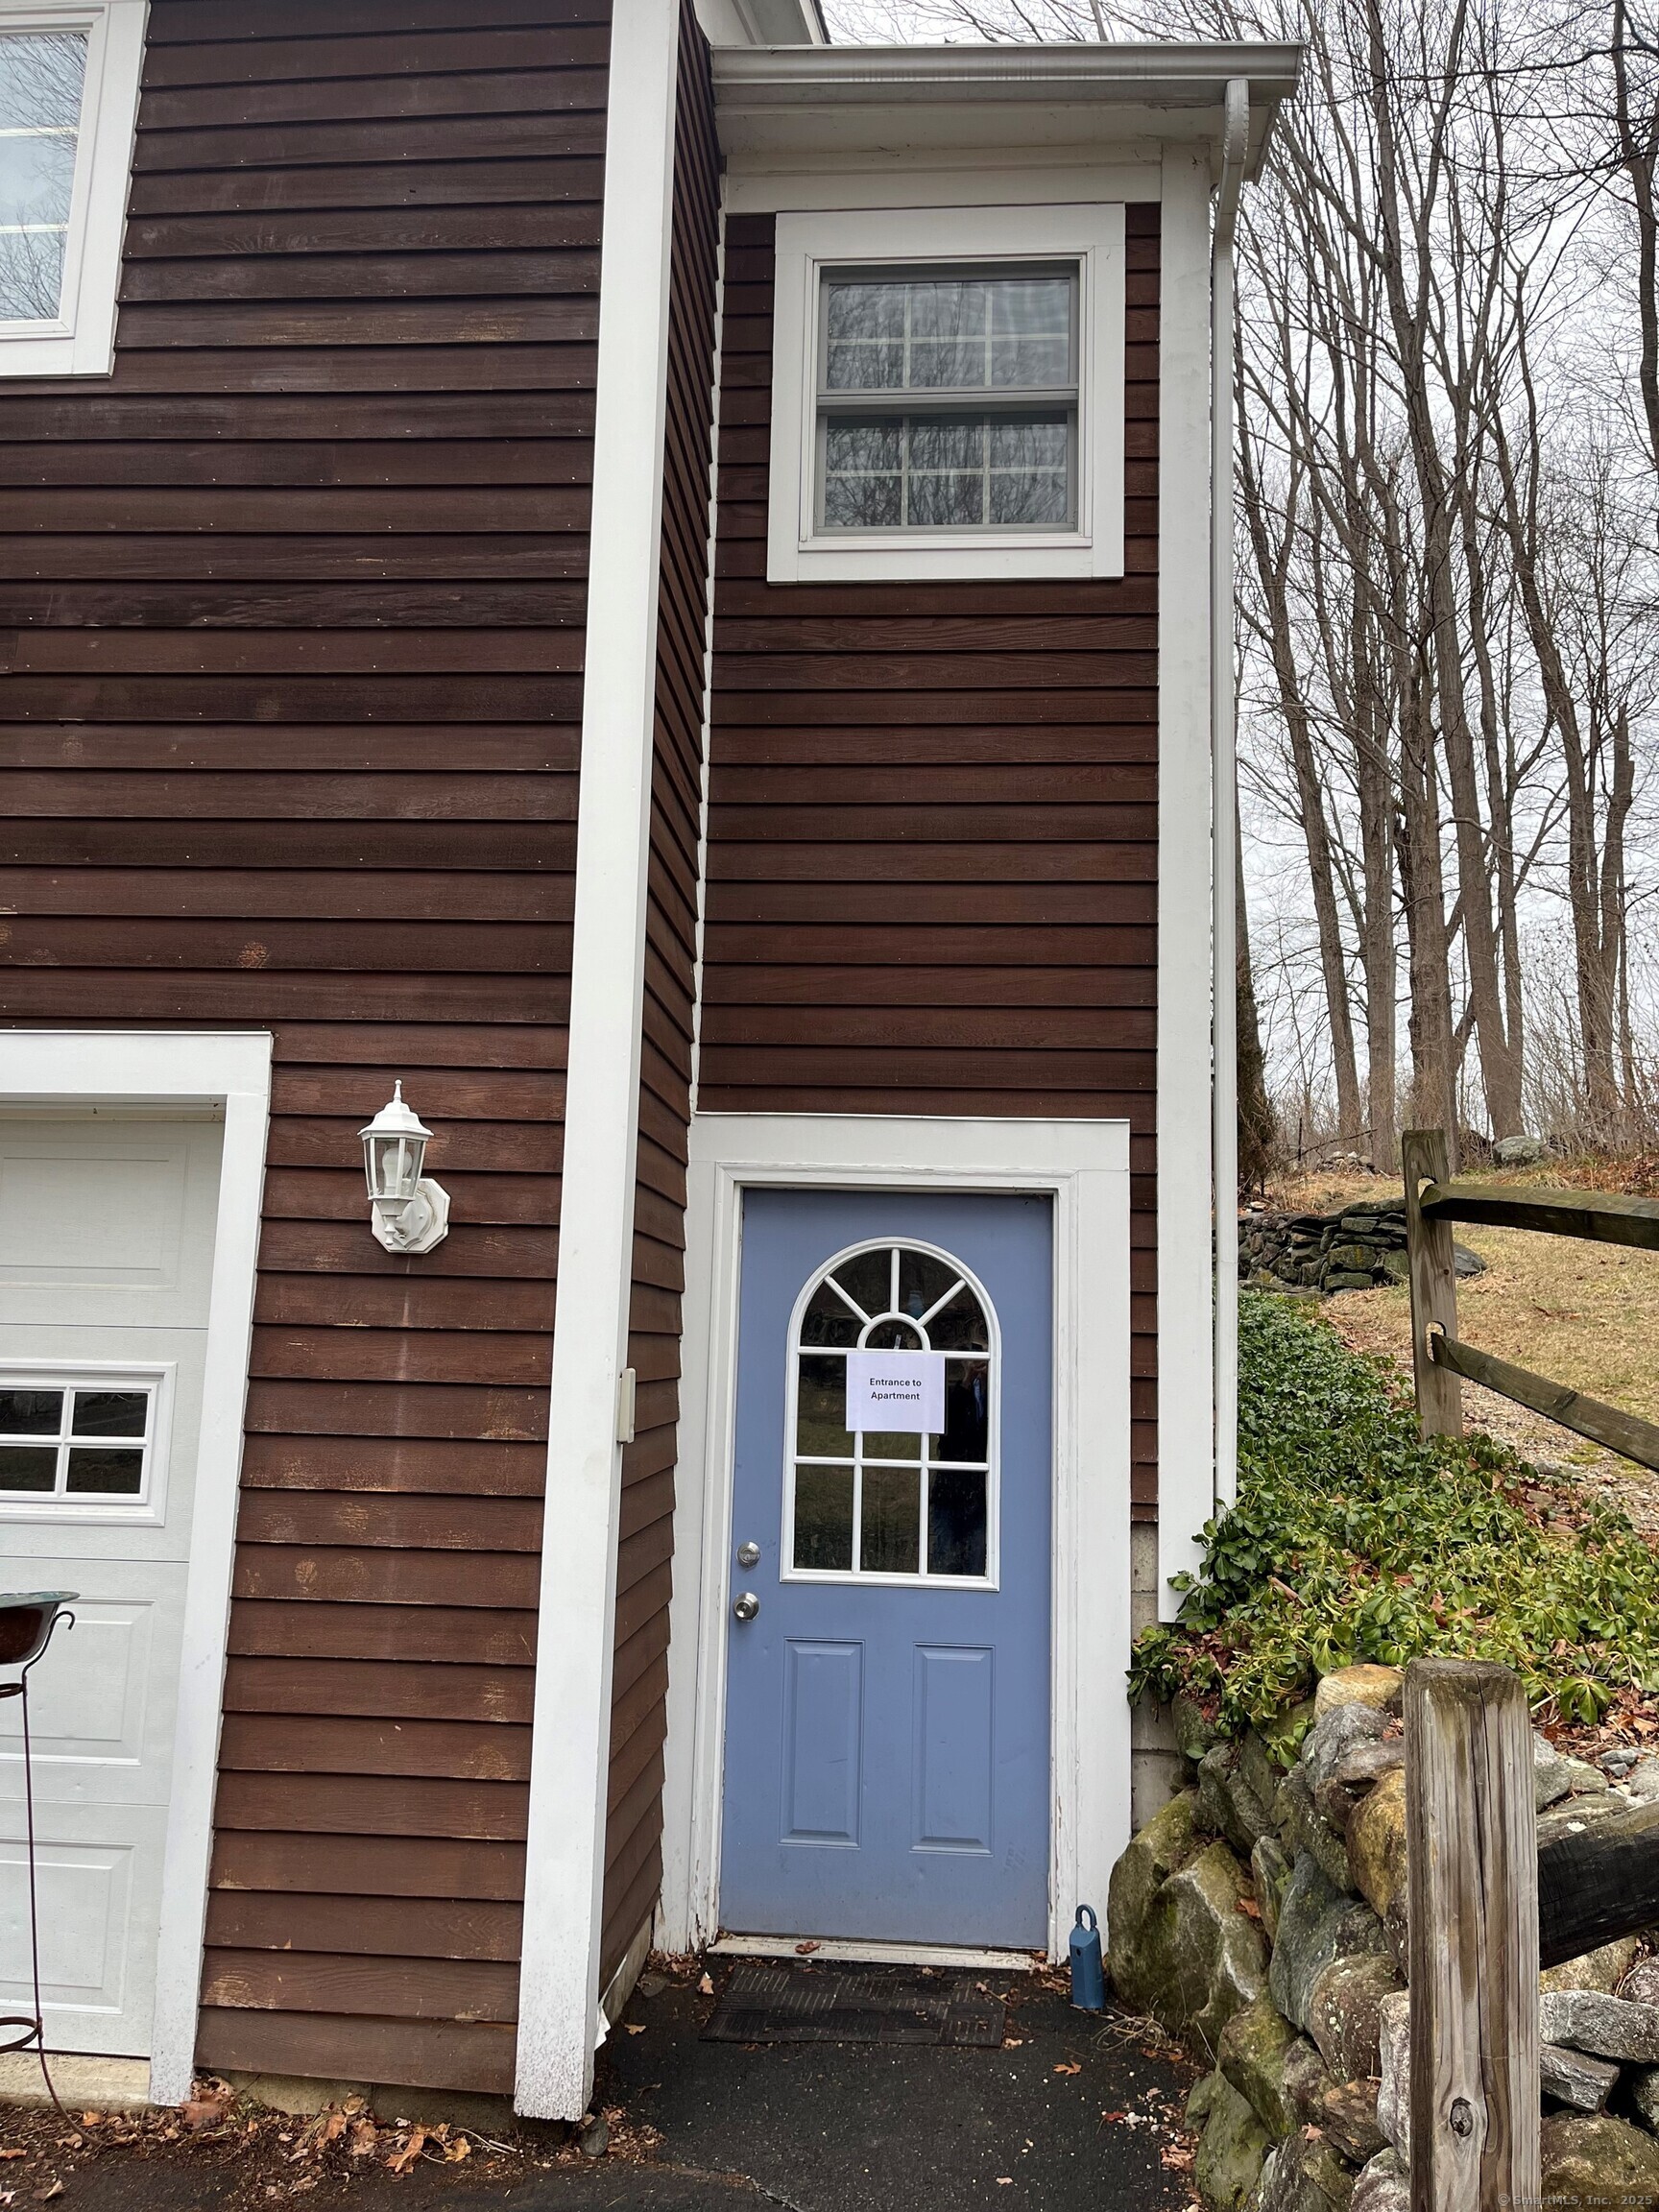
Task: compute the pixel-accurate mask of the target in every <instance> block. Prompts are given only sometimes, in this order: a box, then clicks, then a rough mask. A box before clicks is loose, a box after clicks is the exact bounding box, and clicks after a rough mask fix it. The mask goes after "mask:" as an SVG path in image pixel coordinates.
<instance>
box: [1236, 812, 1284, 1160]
mask: <svg viewBox="0 0 1659 2212" xmlns="http://www.w3.org/2000/svg"><path fill="white" fill-rule="evenodd" d="M1233 836H1234V855H1233V887H1234V888H1233V899H1234V909H1235V915H1234V927H1235V930H1236V932H1237V944H1238V1189H1239V1195H1240V1196H1242V1195H1243V1194H1244V1193H1245V1192H1246V1191H1250V1190H1261V1189H1262V1187H1263V1186H1264V1185H1265V1183H1266V1181H1267V1177H1268V1175H1269V1174H1270V1173H1271V1172H1272V1167H1273V1153H1274V1144H1275V1140H1276V1138H1277V1136H1278V1130H1277V1127H1276V1125H1275V1120H1274V1114H1273V1108H1272V1106H1271V1105H1270V1104H1269V1102H1268V1098H1267V1070H1266V1063H1265V1061H1264V1060H1263V1058H1262V1022H1261V1017H1260V1015H1259V1014H1258V1012H1257V1008H1256V976H1255V971H1254V969H1253V968H1252V966H1251V962H1250V912H1249V906H1248V903H1247V902H1246V900H1245V897H1244V832H1243V829H1242V827H1241V825H1240V823H1239V820H1238V808H1237V807H1235V808H1234V810H1233Z"/></svg>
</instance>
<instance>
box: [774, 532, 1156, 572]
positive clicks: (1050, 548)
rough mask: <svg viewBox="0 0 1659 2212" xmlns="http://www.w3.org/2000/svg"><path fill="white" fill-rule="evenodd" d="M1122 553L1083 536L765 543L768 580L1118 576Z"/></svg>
mask: <svg viewBox="0 0 1659 2212" xmlns="http://www.w3.org/2000/svg"><path fill="white" fill-rule="evenodd" d="M1122 573H1123V563H1122V559H1121V556H1118V558H1116V559H1112V558H1109V557H1108V555H1107V552H1106V549H1105V548H1104V547H1102V546H1097V545H1094V544H1093V543H1092V542H1091V541H1089V540H1088V539H1087V538H1078V537H1073V536H1066V537H1055V538H1032V537H1028V536H1026V537H1020V538H1001V539H998V538H967V539H964V538H956V539H926V540H923V539H917V538H901V537H892V538H878V537H875V536H872V537H871V538H870V539H866V540H861V541H857V542H849V541H846V540H844V539H830V538H819V539H813V540H811V541H808V542H807V543H806V544H805V545H799V544H797V545H791V544H788V543H787V542H785V543H778V542H776V541H775V542H774V543H773V544H771V545H770V546H769V547H768V549H767V560H766V581H767V582H768V583H769V584H818V583H832V584H848V583H867V584H907V583H932V582H941V583H949V582H951V581H953V580H957V579H966V578H974V577H990V578H998V577H1010V576H1013V577H1021V576H1034V577H1042V576H1058V577H1065V576H1120V575H1121V574H1122Z"/></svg>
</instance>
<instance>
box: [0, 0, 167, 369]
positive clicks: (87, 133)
mask: <svg viewBox="0 0 1659 2212" xmlns="http://www.w3.org/2000/svg"><path fill="white" fill-rule="evenodd" d="M144 11H145V0H90V4H88V5H84V6H74V5H70V4H65V0H45V4H44V5H27V4H24V0H0V375H7V376H57V375H108V372H109V368H110V365H111V361H112V358H113V345H114V331H115V297H116V288H117V285H118V282H119V278H120V268H121V240H122V231H123V228H124V225H125V221H126V214H127V188H128V180H129V175H130V172H131V168H132V132H133V124H134V119H135V116H136V112H137V104H138V78H139V72H140V68H141V66H142V61H143V50H144Z"/></svg>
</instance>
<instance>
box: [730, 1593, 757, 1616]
mask: <svg viewBox="0 0 1659 2212" xmlns="http://www.w3.org/2000/svg"><path fill="white" fill-rule="evenodd" d="M759 1610H760V1600H759V1599H758V1598H757V1597H756V1595H755V1593H754V1591H753V1590H745V1591H744V1592H743V1594H742V1596H741V1597H740V1598H738V1599H735V1600H734V1601H733V1606H732V1618H733V1621H753V1620H754V1618H755V1616H756V1614H757V1613H758V1612H759Z"/></svg>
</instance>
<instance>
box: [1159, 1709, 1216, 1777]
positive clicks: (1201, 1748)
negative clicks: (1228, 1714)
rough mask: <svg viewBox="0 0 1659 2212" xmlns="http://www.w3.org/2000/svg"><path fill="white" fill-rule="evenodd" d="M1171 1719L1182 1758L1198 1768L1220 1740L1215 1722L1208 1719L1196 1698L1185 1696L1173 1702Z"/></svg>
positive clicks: (1170, 1712) (1170, 1713)
mask: <svg viewBox="0 0 1659 2212" xmlns="http://www.w3.org/2000/svg"><path fill="white" fill-rule="evenodd" d="M1169 1718H1170V1720H1171V1722H1172V1724H1173V1726H1174V1729H1175V1742H1176V1744H1177V1746H1178V1748H1179V1750H1180V1752H1181V1756H1182V1758H1183V1759H1190V1760H1191V1762H1192V1764H1193V1766H1194V1767H1196V1766H1197V1764H1198V1762H1199V1761H1200V1760H1201V1759H1202V1758H1203V1756H1204V1754H1205V1752H1206V1751H1208V1750H1209V1748H1210V1746H1211V1744H1212V1743H1215V1742H1216V1741H1217V1740H1218V1736H1219V1731H1218V1730H1217V1728H1216V1726H1215V1723H1214V1720H1211V1719H1207V1718H1206V1716H1205V1712H1204V1708H1203V1706H1202V1705H1200V1704H1199V1702H1198V1700H1197V1698H1196V1697H1188V1696H1185V1695H1183V1696H1180V1697H1176V1698H1174V1699H1173V1700H1172V1701H1171V1703H1170V1707H1169Z"/></svg>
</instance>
